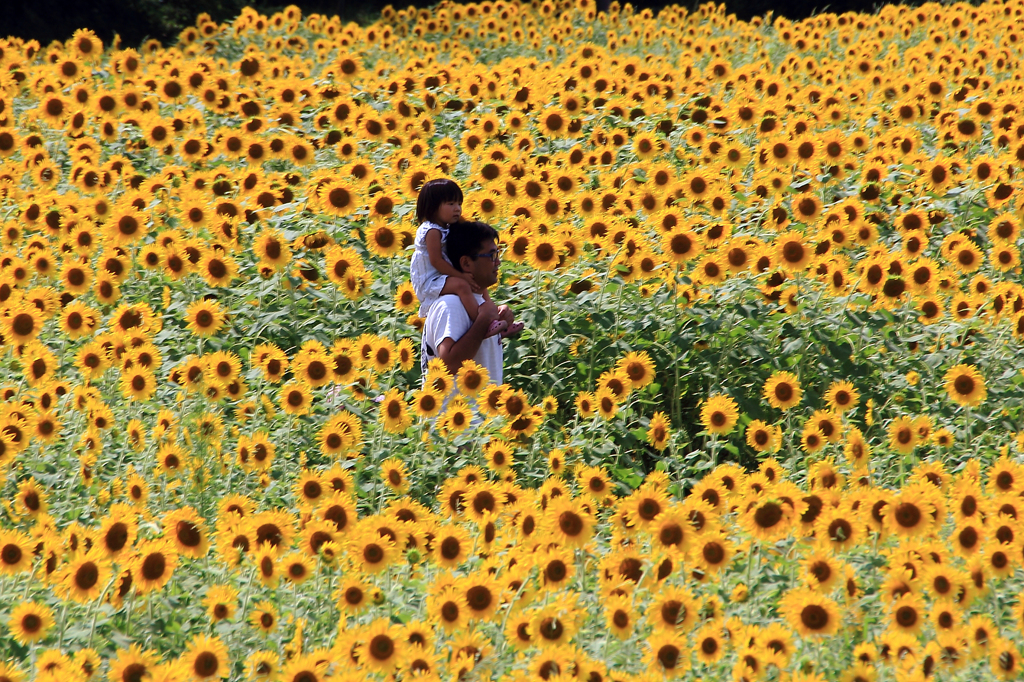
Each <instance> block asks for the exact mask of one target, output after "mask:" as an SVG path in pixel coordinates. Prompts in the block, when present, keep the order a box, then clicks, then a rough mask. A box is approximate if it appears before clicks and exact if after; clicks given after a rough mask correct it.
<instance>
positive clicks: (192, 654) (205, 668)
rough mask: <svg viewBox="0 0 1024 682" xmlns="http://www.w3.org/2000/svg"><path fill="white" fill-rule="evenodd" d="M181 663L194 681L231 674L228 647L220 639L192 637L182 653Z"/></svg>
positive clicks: (206, 636) (201, 636) (205, 636)
mask: <svg viewBox="0 0 1024 682" xmlns="http://www.w3.org/2000/svg"><path fill="white" fill-rule="evenodd" d="M182 661H183V662H184V664H185V668H186V669H187V670H188V671H189V673H190V674H191V676H192V679H194V680H211V679H216V678H218V677H227V676H228V675H229V674H230V673H231V661H230V660H229V659H228V647H227V645H226V644H224V642H222V641H221V639H220V637H210V636H209V635H198V636H196V637H193V638H192V640H191V641H189V643H188V646H187V647H186V648H185V651H184V653H182Z"/></svg>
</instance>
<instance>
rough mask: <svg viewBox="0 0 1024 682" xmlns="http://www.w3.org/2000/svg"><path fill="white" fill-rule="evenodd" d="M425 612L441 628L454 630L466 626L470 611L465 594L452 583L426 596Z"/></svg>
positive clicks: (448, 630)
mask: <svg viewBox="0 0 1024 682" xmlns="http://www.w3.org/2000/svg"><path fill="white" fill-rule="evenodd" d="M427 613H428V614H430V620H431V621H433V622H435V623H438V624H439V625H440V626H441V628H442V629H443V630H445V631H446V632H455V631H458V630H461V629H463V628H464V627H465V626H466V624H467V622H468V618H469V613H470V612H469V605H468V604H467V603H466V597H465V594H464V593H462V592H461V591H460V590H458V589H457V588H456V587H455V586H453V585H445V586H443V587H442V588H441V589H440V590H439V591H438V592H437V593H435V594H431V595H430V596H429V597H428V598H427Z"/></svg>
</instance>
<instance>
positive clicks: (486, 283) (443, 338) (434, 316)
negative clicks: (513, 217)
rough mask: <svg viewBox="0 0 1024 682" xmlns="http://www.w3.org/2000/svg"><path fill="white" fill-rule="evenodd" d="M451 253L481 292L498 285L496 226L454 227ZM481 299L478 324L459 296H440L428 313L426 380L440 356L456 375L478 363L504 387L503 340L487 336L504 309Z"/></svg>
mask: <svg viewBox="0 0 1024 682" xmlns="http://www.w3.org/2000/svg"><path fill="white" fill-rule="evenodd" d="M447 251H448V258H449V260H451V263H452V266H453V267H455V269H456V270H458V271H460V272H465V273H467V274H470V275H472V276H473V279H474V280H475V281H476V283H477V284H478V285H479V286H480V288H481V289H483V290H485V291H486V290H487V289H488V288H489V287H492V286H494V285H495V284H496V283H497V282H498V266H499V263H500V260H501V259H500V257H499V253H498V233H497V232H496V231H495V230H494V228H493V227H491V226H490V225H488V224H486V223H480V222H461V223H456V224H454V225H452V226H451V228H450V230H449V233H448V241H447ZM475 296H476V298H477V302H478V303H479V304H480V307H479V308H478V310H477V315H476V319H475V320H471V319H470V317H469V314H468V313H467V312H466V308H465V307H464V306H463V305H462V302H461V301H460V300H459V297H458V296H454V295H445V296H441V297H439V298H438V299H437V301H435V302H434V304H433V305H432V306H431V307H430V310H429V311H427V319H426V322H425V323H424V324H423V340H422V344H421V348H420V359H421V363H422V368H423V375H424V376H426V373H427V365H428V363H429V362H430V361H431V360H433V359H434V358H440V359H441V360H442V361H443V362H444V364H445V365H446V366H447V367H448V371H449V372H451V373H452V376H454V375H455V374H457V373H458V371H459V368H460V367H462V363H463V362H465V361H466V360H474V361H476V363H477V364H479V365H481V366H482V367H484V368H485V369H486V370H487V374H488V375H489V376H490V379H491V381H492V382H494V383H495V384H501V383H502V377H501V374H502V362H503V357H502V348H501V338H500V337H499V336H498V335H496V334H491V335H490V336H488V333H487V331H488V328H489V327H490V326H491V323H492V322H494V321H495V320H497V319H498V318H499V316H500V314H501V311H499V309H498V306H496V305H495V304H494V302H493V301H491V300H490V298H489V297H484V296H482V295H480V294H475ZM519 326H520V327H521V325H519Z"/></svg>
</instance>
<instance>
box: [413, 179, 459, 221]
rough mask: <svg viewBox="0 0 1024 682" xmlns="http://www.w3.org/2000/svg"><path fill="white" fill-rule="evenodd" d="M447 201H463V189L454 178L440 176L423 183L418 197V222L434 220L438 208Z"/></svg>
mask: <svg viewBox="0 0 1024 682" xmlns="http://www.w3.org/2000/svg"><path fill="white" fill-rule="evenodd" d="M446 201H457V202H459V203H460V204H461V203H462V190H461V189H459V186H458V185H456V184H455V182H453V181H452V180H448V179H447V178H440V179H438V180H430V181H429V182H425V183H423V187H420V196H419V198H417V199H416V222H417V223H422V222H424V221H427V220H432V219H433V218H434V216H435V215H436V214H437V209H439V208H441V204H443V203H445V202H446Z"/></svg>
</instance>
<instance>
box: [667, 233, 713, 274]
mask: <svg viewBox="0 0 1024 682" xmlns="http://www.w3.org/2000/svg"><path fill="white" fill-rule="evenodd" d="M661 250H662V253H664V254H665V257H666V258H668V259H669V262H672V263H675V264H677V265H678V264H680V263H685V262H686V261H690V260H693V259H694V258H697V257H698V256H700V254H701V253H703V251H704V245H703V242H702V241H701V238H700V237H699V236H698V235H697V234H696V233H695V232H693V231H691V230H674V231H672V232H667V233H665V235H664V236H663V237H662V239H661Z"/></svg>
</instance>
